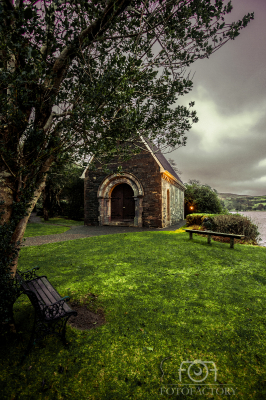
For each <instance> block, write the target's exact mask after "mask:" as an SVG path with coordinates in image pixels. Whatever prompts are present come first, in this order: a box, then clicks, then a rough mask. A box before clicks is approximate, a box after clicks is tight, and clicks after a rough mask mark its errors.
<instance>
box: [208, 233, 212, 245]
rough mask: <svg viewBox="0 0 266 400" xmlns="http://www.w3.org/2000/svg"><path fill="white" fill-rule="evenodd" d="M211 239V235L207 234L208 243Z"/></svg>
mask: <svg viewBox="0 0 266 400" xmlns="http://www.w3.org/2000/svg"><path fill="white" fill-rule="evenodd" d="M211 240H212V237H211V235H208V244H211Z"/></svg>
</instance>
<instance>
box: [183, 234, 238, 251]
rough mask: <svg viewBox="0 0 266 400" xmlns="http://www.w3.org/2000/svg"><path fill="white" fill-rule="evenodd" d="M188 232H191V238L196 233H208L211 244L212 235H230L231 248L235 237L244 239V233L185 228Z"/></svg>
mask: <svg viewBox="0 0 266 400" xmlns="http://www.w3.org/2000/svg"><path fill="white" fill-rule="evenodd" d="M185 231H186V232H188V233H189V239H192V234H193V233H196V234H199V235H208V243H209V244H211V237H212V236H221V237H229V238H230V248H231V249H233V248H234V239H244V238H245V236H244V235H234V234H232V233H222V232H213V231H199V230H197V229H185Z"/></svg>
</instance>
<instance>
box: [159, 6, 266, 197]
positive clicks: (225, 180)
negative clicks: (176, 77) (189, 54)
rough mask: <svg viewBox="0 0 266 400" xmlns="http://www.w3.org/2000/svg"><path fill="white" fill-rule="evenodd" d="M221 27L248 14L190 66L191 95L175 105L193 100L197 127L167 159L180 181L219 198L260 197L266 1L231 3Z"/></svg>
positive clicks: (265, 121)
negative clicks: (234, 33)
mask: <svg viewBox="0 0 266 400" xmlns="http://www.w3.org/2000/svg"><path fill="white" fill-rule="evenodd" d="M232 5H233V7H234V9H233V10H232V12H231V13H230V14H228V15H227V16H226V17H225V18H226V19H225V22H227V23H230V22H233V21H238V20H239V19H242V17H243V16H244V15H245V14H247V13H251V12H253V11H254V13H255V15H254V20H252V21H251V22H250V23H249V24H248V26H247V27H246V28H245V29H242V31H241V33H240V35H239V36H238V37H237V38H236V39H235V40H230V41H229V42H228V43H226V44H225V45H224V46H223V47H222V48H221V49H220V50H218V51H217V52H216V53H214V54H213V55H211V56H210V58H209V59H204V60H198V61H196V62H195V63H194V64H192V65H191V66H190V70H191V72H192V74H193V73H194V72H195V75H194V79H193V82H194V87H193V90H192V91H191V92H190V93H189V94H187V95H186V96H184V97H182V98H180V100H179V102H178V104H183V105H187V106H188V103H189V102H190V101H195V106H194V109H195V110H196V111H197V115H198V117H199V122H198V123H197V124H193V127H192V129H191V130H190V131H189V133H188V134H187V135H186V136H187V138H188V139H187V145H186V146H185V147H181V148H179V149H177V150H175V151H174V152H172V153H171V154H166V157H167V158H169V157H170V158H172V159H174V161H175V162H176V164H177V167H178V168H179V169H180V170H181V172H182V174H181V175H180V178H181V179H182V181H183V182H188V180H189V179H198V180H199V181H200V182H201V183H203V184H205V183H206V184H208V185H210V186H211V187H213V188H215V189H216V190H217V191H218V192H219V193H227V192H230V193H236V194H247V195H253V196H258V195H266V113H265V109H266V0H232Z"/></svg>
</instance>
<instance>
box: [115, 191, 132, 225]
mask: <svg viewBox="0 0 266 400" xmlns="http://www.w3.org/2000/svg"><path fill="white" fill-rule="evenodd" d="M134 217H135V200H134V191H133V189H132V187H131V186H130V185H128V184H127V183H121V184H119V185H117V186H115V187H114V189H113V190H112V193H111V220H112V221H125V222H126V221H132V220H134Z"/></svg>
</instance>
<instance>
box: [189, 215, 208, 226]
mask: <svg viewBox="0 0 266 400" xmlns="http://www.w3.org/2000/svg"><path fill="white" fill-rule="evenodd" d="M214 215H215V214H202V213H194V214H189V215H187V216H186V221H187V226H191V225H202V224H203V221H204V219H205V218H209V217H210V216H214Z"/></svg>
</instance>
